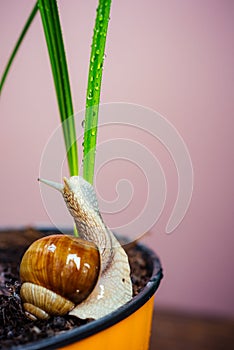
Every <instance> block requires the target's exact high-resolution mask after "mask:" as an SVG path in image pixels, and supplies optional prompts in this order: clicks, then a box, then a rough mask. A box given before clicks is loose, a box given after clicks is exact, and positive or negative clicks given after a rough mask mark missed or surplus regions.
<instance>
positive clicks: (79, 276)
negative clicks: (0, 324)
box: [20, 235, 101, 318]
mask: <svg viewBox="0 0 234 350" xmlns="http://www.w3.org/2000/svg"><path fill="white" fill-rule="evenodd" d="M100 266H101V265H100V253H99V250H98V249H97V247H96V245H95V244H94V243H92V242H89V241H85V240H83V239H80V238H76V237H72V236H65V235H52V236H48V237H44V238H42V239H39V240H37V241H36V242H34V243H33V244H32V245H31V246H30V247H29V249H28V250H27V251H26V253H25V254H24V256H23V258H22V261H21V265H20V277H21V281H22V282H23V284H22V287H21V291H20V295H21V298H22V301H23V304H24V308H25V310H26V312H27V313H28V314H30V315H34V317H36V318H48V317H49V315H64V314H66V313H68V312H69V311H71V310H72V309H73V308H74V306H75V305H77V304H79V303H80V302H82V301H83V300H84V299H86V298H87V297H88V295H89V294H90V293H91V292H92V290H93V289H94V287H95V285H96V283H97V280H98V277H99V273H100ZM31 318H33V316H31Z"/></svg>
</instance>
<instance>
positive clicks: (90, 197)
mask: <svg viewBox="0 0 234 350" xmlns="http://www.w3.org/2000/svg"><path fill="white" fill-rule="evenodd" d="M40 181H41V182H43V183H45V184H47V185H49V186H51V187H53V188H55V189H57V190H59V191H60V192H61V193H62V195H63V198H64V200H65V203H66V206H67V208H68V210H69V212H70V213H71V215H72V216H73V218H74V221H75V224H76V227H77V230H78V234H79V238H76V237H73V236H65V235H54V236H48V237H44V238H42V239H41V240H38V241H36V242H34V243H33V244H32V245H31V246H30V247H29V249H28V251H26V253H25V255H24V257H23V259H22V262H21V266H20V276H21V280H22V282H23V283H22V287H21V291H20V293H21V298H22V301H23V305H24V308H25V310H26V312H27V314H28V315H29V316H30V317H31V318H48V317H50V315H61V314H66V313H69V314H70V315H73V316H76V317H79V318H81V319H86V318H93V319H98V318H100V317H103V316H105V315H107V314H109V313H110V312H112V311H114V310H116V309H117V308H119V307H120V306H122V305H124V304H125V303H127V302H128V301H130V300H131V298H132V283H131V278H130V266H129V262H128V257H127V254H126V253H125V251H124V249H123V248H122V246H121V245H120V243H119V242H118V240H117V239H116V237H115V236H114V235H113V233H112V232H111V231H110V230H109V229H108V228H107V226H106V225H105V223H104V221H103V219H102V217H101V214H100V212H99V208H98V202H97V198H96V193H95V190H94V188H93V186H92V185H91V184H89V183H88V182H87V181H86V180H84V179H83V177H81V176H72V177H70V178H69V179H67V178H64V184H58V183H55V182H52V181H48V180H43V179H40ZM53 240H55V242H54V241H53ZM60 240H61V242H60ZM70 246H71V247H72V248H71V249H70ZM80 246H81V248H80ZM60 249H61V250H62V251H63V253H65V257H63V258H61V260H62V263H61V264H62V265H60V262H58V261H57V260H56V259H59V250H60ZM55 252H56V253H58V254H57V255H56V254H55ZM44 254H45V255H47V254H49V257H45V258H44ZM80 254H81V255H80ZM83 254H84V255H85V258H83ZM69 256H70V258H69ZM30 259H32V260H33V261H34V263H33V264H32V265H34V266H35V269H36V270H35V271H33V266H32V265H30V264H31V260H30ZM53 260H54V261H53ZM68 260H69V263H67V261H68ZM78 260H79V262H78ZM29 261H30V264H29ZM54 262H55V265H53V264H54ZM80 262H82V264H83V266H82V267H81V266H80V265H79V264H80ZM43 264H44V265H43ZM56 264H57V265H56ZM77 264H78V265H79V269H78V268H77V266H76V265H77ZM29 265H30V266H29ZM42 265H43V266H42ZM52 266H56V267H52ZM70 266H72V270H73V271H72V272H71V277H68V276H66V277H65V276H64V275H66V273H67V270H69V267H70ZM87 266H89V268H88V269H87ZM84 267H86V268H84ZM64 271H66V272H64ZM52 272H54V275H53V276H52ZM37 273H39V275H40V277H37ZM75 273H77V275H76V277H75ZM82 274H84V276H83V275H82ZM87 274H88V276H87ZM63 277H65V281H63V280H62V278H63ZM80 279H81V285H80V284H79V283H80ZM52 282H53V283H55V285H54V284H53V283H52ZM57 282H58V285H59V286H58V287H57V285H56V283H57ZM82 283H83V284H82ZM37 300H39V301H37ZM47 303H48V304H49V306H48V305H47ZM57 303H58V306H56V305H57ZM55 304H56V305H55Z"/></svg>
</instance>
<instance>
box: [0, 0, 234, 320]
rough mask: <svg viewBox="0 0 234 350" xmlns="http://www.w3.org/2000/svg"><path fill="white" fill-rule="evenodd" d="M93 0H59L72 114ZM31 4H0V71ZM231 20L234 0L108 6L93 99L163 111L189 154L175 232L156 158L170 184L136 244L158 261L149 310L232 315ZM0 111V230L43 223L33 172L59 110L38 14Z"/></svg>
mask: <svg viewBox="0 0 234 350" xmlns="http://www.w3.org/2000/svg"><path fill="white" fill-rule="evenodd" d="M96 3H97V2H96V1H93V0H92V1H91V0H90V1H75V0H70V1H59V5H60V13H61V20H62V24H63V32H64V39H65V43H66V49H67V57H68V62H69V70H70V76H71V85H72V91H73V97H74V107H75V108H74V109H75V111H79V110H81V109H83V108H84V102H85V90H86V81H87V69H88V58H89V51H90V43H91V36H92V27H93V22H94V16H95V8H96ZM33 4H34V1H26V0H21V1H13V0H11V1H10V0H9V1H7V2H6V1H4V2H3V1H1V3H0V7H1V11H0V33H1V39H0V40H1V42H0V47H1V57H0V59H1V61H0V64H1V72H2V71H3V67H4V65H5V63H6V61H7V59H8V56H9V54H10V52H11V49H12V47H13V45H14V44H15V41H16V38H17V36H18V34H19V32H20V31H21V29H22V26H23V24H24V23H25V19H26V18H27V16H28V14H29V12H30V11H31V8H32V6H33ZM233 19H234V2H233V1H232V0H196V1H192V0H191V1H187V0H165V1H155V0H151V1H145V2H142V1H135V0H128V1H123V0H119V1H113V5H112V13H111V21H110V26H109V34H108V43H107V50H106V53H107V57H106V61H105V66H104V79H103V89H102V102H119V101H123V102H131V103H136V104H140V105H143V106H146V107H150V108H152V109H154V110H156V111H158V112H160V113H161V114H162V115H164V116H165V117H166V118H167V119H168V120H169V121H170V122H171V123H172V124H173V125H174V126H175V128H176V129H177V130H178V131H179V132H180V134H181V135H182V137H183V138H184V140H185V142H186V144H187V146H188V149H189V152H190V155H191V158H192V162H193V166H194V174H195V185H194V192H193V198H192V202H191V205H190V208H189V211H188V213H187V215H186V216H185V218H184V220H183V221H182V223H181V224H180V226H179V227H178V228H177V229H176V230H175V232H173V234H172V235H166V234H165V233H164V229H165V225H166V223H167V220H168V216H169V214H170V210H171V209H170V208H171V206H172V204H173V203H174V200H175V194H176V173H175V169H174V167H173V164H170V161H169V159H167V161H166V160H163V159H164V158H163V157H162V161H163V162H164V163H163V164H162V166H163V167H164V170H165V173H166V175H167V179H168V181H169V185H168V191H169V194H168V198H167V202H166V210H165V211H164V212H163V214H162V216H161V218H160V220H159V221H158V222H157V224H155V226H154V227H153V229H152V230H151V232H150V234H148V235H147V236H145V238H144V239H143V241H144V242H146V243H147V244H149V245H150V246H151V247H153V248H154V249H155V250H156V251H157V252H158V254H159V255H160V257H161V260H162V262H163V266H164V271H165V278H164V280H163V283H162V285H161V287H160V289H159V291H158V293H157V305H158V306H159V307H166V308H174V309H179V310H184V311H188V312H202V313H208V314H213V315H224V316H230V317H233V316H234V302H233V295H234V278H233V277H234V276H233V264H234V254H233V247H234V238H233V237H234V235H233V220H234V219H233V217H234V212H233V207H234V206H233V198H234V186H233V178H234V172H233V169H234V167H233V160H234V157H233V141H232V139H233V126H234V122H233V117H234V115H233V112H234V102H233V101H234V96H233V95H234V84H233V83H234V69H233V59H234V44H233V42H234V40H233V37H234V36H233V34H234V20H233ZM0 109H1V128H0V149H1V181H0V193H1V200H0V226H1V227H3V226H18V225H34V224H43V225H50V220H49V217H48V216H47V213H46V211H45V209H44V207H43V204H42V200H41V196H40V191H39V187H38V183H37V181H36V179H37V177H38V173H39V165H40V158H41V154H42V151H43V148H44V146H45V144H46V142H47V140H48V139H49V137H50V136H51V134H52V132H53V131H54V129H55V128H56V126H57V125H58V120H59V117H58V111H57V104H56V99H55V93H54V88H53V81H52V78H51V73H50V67H49V61H48V55H47V52H46V46H45V41H44V38H43V33H42V26H41V21H40V17H39V15H37V18H36V19H35V21H34V23H33V25H32V27H31V28H30V31H29V33H28V35H27V37H26V39H25V41H24V43H23V45H22V48H21V50H20V52H19V54H18V56H17V60H16V61H15V63H14V65H13V67H12V70H11V72H10V75H9V77H8V79H7V82H6V85H5V88H4V90H3V93H2V96H1V107H0ZM51 115H52V117H50V116H51ZM146 142H147V141H146ZM152 151H154V153H155V154H157V149H153V150H152ZM160 152H162V151H161V150H160ZM123 166H124V165H123ZM105 181H108V178H106V179H105V178H104V182H105ZM142 189H144V187H142ZM142 196H143V193H142Z"/></svg>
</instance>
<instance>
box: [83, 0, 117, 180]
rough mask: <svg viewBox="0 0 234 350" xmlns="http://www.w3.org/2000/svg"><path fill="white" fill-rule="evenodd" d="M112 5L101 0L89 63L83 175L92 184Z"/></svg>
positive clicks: (106, 0)
mask: <svg viewBox="0 0 234 350" xmlns="http://www.w3.org/2000/svg"><path fill="white" fill-rule="evenodd" d="M110 7H111V0H99V5H98V8H97V15H96V21H95V27H94V33H93V40H92V47H91V55H90V64H89V76H88V86H87V95H86V113H85V131H84V143H83V147H84V148H83V157H84V158H83V177H84V178H85V179H86V180H87V181H89V182H90V183H91V184H92V183H93V176H94V165H95V152H96V142H97V124H98V111H99V103H100V93H101V82H102V70H103V62H104V54H105V45H106V35H107V29H108V23H109V16H110Z"/></svg>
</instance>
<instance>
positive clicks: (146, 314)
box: [14, 230, 163, 350]
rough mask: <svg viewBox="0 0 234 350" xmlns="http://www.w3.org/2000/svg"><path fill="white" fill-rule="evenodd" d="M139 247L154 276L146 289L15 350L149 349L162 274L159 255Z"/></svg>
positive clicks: (47, 232) (46, 232) (45, 232)
mask: <svg viewBox="0 0 234 350" xmlns="http://www.w3.org/2000/svg"><path fill="white" fill-rule="evenodd" d="M41 232H42V233H43V234H50V232H51V231H50V230H41ZM53 233H55V230H53ZM29 243H31V242H28V244H29ZM28 244H25V246H27V245H28ZM137 249H139V250H140V251H142V252H143V254H144V257H145V258H146V259H147V264H148V266H149V269H150V270H151V278H150V280H149V282H148V283H147V285H146V286H145V288H144V289H143V290H142V291H141V292H140V293H139V294H138V295H137V296H135V297H134V298H133V299H132V300H131V301H130V302H129V303H127V304H126V305H124V306H123V307H121V308H119V309H118V310H116V311H114V312H112V313H110V314H109V315H107V316H105V317H103V318H101V319H99V320H95V321H92V322H90V323H88V324H86V325H83V326H80V327H78V328H75V329H72V330H69V331H66V332H64V333H61V334H59V335H56V336H53V337H51V338H46V339H42V340H39V341H37V342H34V343H30V344H24V345H23V346H18V347H14V349H17V350H37V349H41V350H42V349H63V350H75V349H79V350H92V349H95V350H109V349H111V350H120V349H121V350H129V349H134V350H147V349H148V347H149V340H150V333H151V323H152V313H153V307H154V295H155V292H156V290H157V288H158V286H159V284H160V281H161V279H162V276H163V275H162V268H161V264H160V261H159V258H158V257H157V255H156V254H155V253H154V252H153V251H152V250H150V249H149V248H147V247H146V246H144V245H142V244H137Z"/></svg>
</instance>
